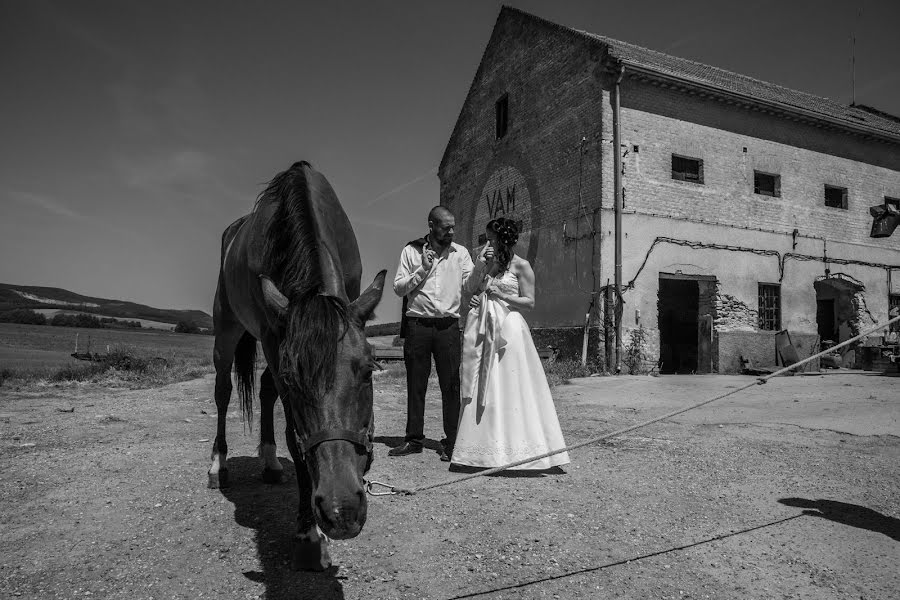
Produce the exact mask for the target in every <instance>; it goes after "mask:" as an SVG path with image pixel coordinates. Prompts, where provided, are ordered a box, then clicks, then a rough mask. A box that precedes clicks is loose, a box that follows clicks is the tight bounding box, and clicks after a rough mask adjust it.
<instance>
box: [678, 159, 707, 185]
mask: <svg viewBox="0 0 900 600" xmlns="http://www.w3.org/2000/svg"><path fill="white" fill-rule="evenodd" d="M672 179H677V180H679V181H692V182H694V183H703V161H702V160H701V159H699V158H690V157H688V156H679V155H678V154H673V155H672Z"/></svg>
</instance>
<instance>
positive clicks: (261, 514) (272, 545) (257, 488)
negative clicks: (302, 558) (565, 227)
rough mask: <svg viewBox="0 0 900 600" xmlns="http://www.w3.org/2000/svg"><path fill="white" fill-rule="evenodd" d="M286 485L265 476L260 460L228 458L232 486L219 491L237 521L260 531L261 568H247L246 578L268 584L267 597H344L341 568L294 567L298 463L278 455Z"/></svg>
mask: <svg viewBox="0 0 900 600" xmlns="http://www.w3.org/2000/svg"><path fill="white" fill-rule="evenodd" d="M279 460H280V461H281V466H282V467H283V469H284V472H283V477H284V479H283V483H280V484H274V485H271V484H266V483H264V482H263V480H262V476H261V467H260V462H259V459H258V458H256V457H250V456H237V457H233V458H229V459H228V470H229V475H230V477H229V479H230V482H231V485H230V487H227V488H221V489H220V490H219V491H220V492H221V493H222V495H223V496H224V497H225V498H226V499H227V500H228V501H229V502H231V503H232V504H234V520H235V522H236V523H237V524H238V525H240V526H241V527H247V528H249V529H253V530H254V531H255V534H254V537H255V538H256V540H255V541H256V549H257V555H258V556H259V562H260V564H261V566H262V571H245V572H244V577H246V578H247V579H250V580H252V581H255V582H257V583H262V584H264V585H265V587H266V591H265V594H264V595H263V598H265V600H313V599H317V600H318V599H320V598H321V599H323V600H343V598H344V590H343V585H342V584H341V581H340V580H341V579H342V578H340V577H337V571H338V567H336V566H332V567H330V568H329V569H327V570H325V571H323V572H321V573H314V572H307V571H294V570H292V569H291V544H292V540H293V532H294V531H295V530H296V528H297V500H298V499H297V483H296V474H295V471H294V463H293V462H291V461H290V460H287V459H285V458H281V457H279Z"/></svg>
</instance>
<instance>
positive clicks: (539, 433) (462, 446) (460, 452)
mask: <svg viewBox="0 0 900 600" xmlns="http://www.w3.org/2000/svg"><path fill="white" fill-rule="evenodd" d="M494 282H495V283H496V284H497V285H498V286H499V287H500V289H501V290H503V291H509V292H511V293H514V294H516V295H518V289H519V284H518V278H517V277H516V275H515V273H511V272H509V271H507V272H505V273H504V274H503V275H502V276H498V277H497V278H496V279H495V280H494ZM461 384H462V389H461V395H462V405H461V409H460V418H459V431H458V433H457V437H456V445H455V446H454V450H453V457H452V462H453V464H457V465H468V466H474V467H497V466H500V465H504V464H508V463H511V462H515V461H518V460H523V459H526V458H529V457H532V456H537V455H540V454H544V453H546V452H550V451H551V450H558V449H560V448H563V447H564V446H565V440H564V439H563V435H562V430H561V429H560V426H559V419H558V418H557V415H556V409H555V407H554V406H553V397H552V395H551V394H550V386H549V385H548V384H547V378H546V376H545V375H544V367H543V365H542V364H541V359H540V357H539V356H538V353H537V349H536V348H535V346H534V342H533V341H532V339H531V332H530V330H529V328H528V324H527V323H526V322H525V319H524V318H523V317H522V315H521V313H519V312H517V311H515V310H510V309H509V307H508V306H507V305H506V304H505V303H504V302H502V301H499V300H492V299H489V298H488V297H487V295H486V294H482V298H481V304H480V305H479V306H478V308H476V309H473V310H472V311H471V312H470V313H469V316H468V318H467V320H466V328H465V335H464V340H463V357H462V378H461ZM568 462H569V455H568V453H567V452H562V453H560V454H555V455H553V456H550V457H547V458H542V459H539V460H535V461H531V462H528V463H525V464H523V465H520V466H518V467H514V468H515V469H548V468H550V467H555V466H559V465H564V464H567V463H568Z"/></svg>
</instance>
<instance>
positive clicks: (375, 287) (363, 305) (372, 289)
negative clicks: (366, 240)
mask: <svg viewBox="0 0 900 600" xmlns="http://www.w3.org/2000/svg"><path fill="white" fill-rule="evenodd" d="M386 276H387V270H384V269H383V270H381V271H380V272H379V273H378V275H376V276H375V279H374V280H372V283H371V285H369V287H367V288H366V291H364V292H363V293H362V294H360V295H359V298H357V299H356V300H354V301H353V302H351V303H350V308H351V309H353V315H354V316H355V317H356V319H357V321H359V324H360V325H365V323H366V321H368V320H369V318H370V317H371V316H372V313H374V312H375V307H376V306H378V303H379V302H381V294H382V293H383V292H384V278H385V277H386Z"/></svg>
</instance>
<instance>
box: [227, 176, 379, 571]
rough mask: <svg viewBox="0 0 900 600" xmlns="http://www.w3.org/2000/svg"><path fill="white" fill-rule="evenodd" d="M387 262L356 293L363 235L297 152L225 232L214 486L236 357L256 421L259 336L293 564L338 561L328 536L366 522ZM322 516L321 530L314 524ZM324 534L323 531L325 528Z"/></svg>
mask: <svg viewBox="0 0 900 600" xmlns="http://www.w3.org/2000/svg"><path fill="white" fill-rule="evenodd" d="M385 273H386V272H385V271H381V272H380V273H378V275H377V276H376V277H375V280H374V281H373V282H372V284H371V285H370V286H369V288H368V289H367V290H366V291H365V292H363V293H362V294H360V293H359V289H360V276H361V274H362V264H361V261H360V257H359V248H358V247H357V244H356V236H355V235H354V234H353V228H352V227H351V226H350V221H349V220H348V219H347V215H346V214H344V211H343V209H342V208H341V205H340V202H338V199H337V196H336V195H335V193H334V190H333V189H332V188H331V185H329V183H328V181H327V180H326V179H325V177H324V176H322V175H321V174H320V173H318V172H316V171H315V170H314V169H313V168H312V167H311V166H310V165H309V163H306V162H298V163H294V164H293V165H292V166H291V168H289V169H288V170H287V171H284V172H282V173H279V174H278V175H276V176H275V178H274V179H272V181H271V182H269V185H268V187H267V188H266V189H265V190H264V191H263V192H262V193H261V194H260V195H259V198H258V200H257V202H256V206H255V207H254V209H253V212H251V213H250V214H249V215H245V216H243V217H241V218H240V219H238V220H237V221H235V222H234V223H232V224H231V225H230V226H229V227H228V228H227V229H226V230H225V233H224V234H223V236H222V258H221V264H220V271H219V284H218V288H217V289H216V297H215V302H214V305H213V322H214V325H215V333H216V341H215V349H214V362H215V367H216V391H215V395H216V407H217V408H218V429H217V431H216V441H215V443H214V444H213V449H212V466H211V467H210V469H209V487H211V488H218V487H225V486H227V485H228V468H227V466H226V455H227V454H228V445H227V443H226V441H225V415H226V413H227V411H228V401H229V399H230V397H231V389H232V386H231V369H232V363H233V364H234V371H235V377H236V379H237V385H238V394H239V396H240V398H241V407H242V410H243V413H244V416H245V420H246V421H248V422H250V423H252V417H253V394H254V370H255V364H256V343H257V340H259V342H260V344H261V346H262V350H263V354H264V355H265V359H266V363H267V365H268V366H267V367H266V369H265V371H264V372H263V374H262V378H261V380H260V390H259V399H260V405H261V414H260V446H259V454H260V457H261V458H262V460H263V463H264V471H263V479H264V480H266V481H269V482H277V481H280V480H281V464H280V463H279V462H278V459H277V458H276V456H275V432H274V425H273V422H272V410H273V408H274V406H275V401H276V400H277V399H278V397H279V396H280V397H281V400H282V403H283V405H284V416H285V421H286V422H287V426H286V429H285V438H286V442H287V447H288V450H289V451H290V453H291V457H292V458H293V459H294V465H295V467H296V473H297V484H298V486H299V488H300V506H299V510H298V513H297V533H296V536H295V540H294V550H293V554H294V556H293V566H294V568H295V569H312V570H322V569H325V568H327V567H328V566H330V558H329V556H328V548H327V538H326V537H325V536H328V537H331V538H335V539H347V538H352V537H355V536H356V535H357V534H359V532H360V531H361V530H362V527H363V524H364V523H365V521H366V495H365V491H364V487H363V485H364V484H363V475H364V474H365V472H366V471H367V470H368V468H369V466H370V464H371V460H372V435H373V425H374V423H373V420H372V370H373V368H374V367H375V361H374V358H373V355H372V349H371V347H370V346H369V344H368V342H367V341H366V336H365V332H364V326H365V323H366V321H367V320H368V319H369V318H370V316H371V315H372V312H373V311H374V309H375V306H376V305H377V304H378V302H379V301H380V300H381V294H382V291H383V289H384V277H385ZM317 525H318V529H317ZM323 533H324V534H325V535H324V536H323V535H322V534H323Z"/></svg>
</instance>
